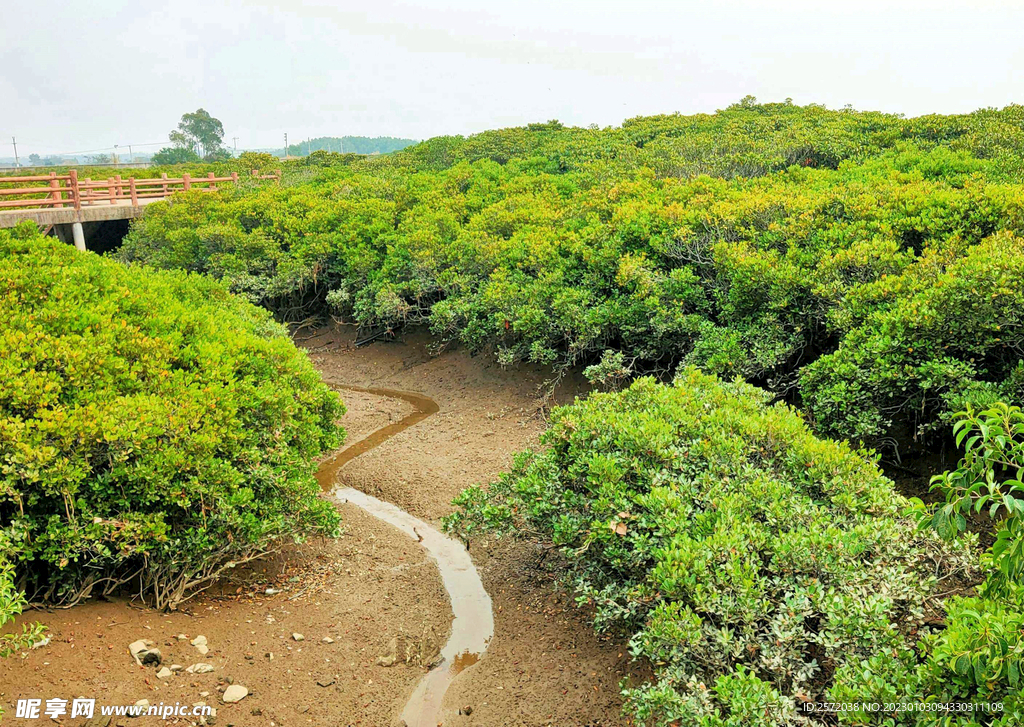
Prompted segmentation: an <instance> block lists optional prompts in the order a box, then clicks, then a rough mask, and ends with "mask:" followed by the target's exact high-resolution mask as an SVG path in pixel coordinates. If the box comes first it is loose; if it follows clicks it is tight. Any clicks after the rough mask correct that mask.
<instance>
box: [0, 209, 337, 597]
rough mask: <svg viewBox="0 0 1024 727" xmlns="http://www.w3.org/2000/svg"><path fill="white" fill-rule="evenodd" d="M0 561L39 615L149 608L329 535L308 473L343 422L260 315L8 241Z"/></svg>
mask: <svg viewBox="0 0 1024 727" xmlns="http://www.w3.org/2000/svg"><path fill="white" fill-rule="evenodd" d="M0 381H2V382H3V384H2V385H0V551H2V552H0V558H2V557H7V558H10V559H12V560H13V561H14V562H15V563H16V565H17V568H18V573H19V577H20V579H21V580H20V583H23V584H24V587H25V588H26V590H27V592H28V593H29V594H30V595H31V596H32V597H33V598H39V599H45V600H48V601H52V602H65V603H66V602H73V601H75V600H77V599H78V598H80V597H82V596H84V595H85V594H88V593H89V592H90V591H93V592H109V591H110V590H112V589H113V588H114V587H116V586H117V584H119V583H122V582H127V581H131V582H132V583H133V588H136V589H137V590H136V592H141V593H143V594H144V595H146V596H147V597H151V598H152V599H153V601H154V602H155V603H156V604H157V605H161V606H163V605H173V604H174V603H175V602H176V601H177V600H178V599H180V598H181V597H182V595H183V594H184V592H185V591H186V589H188V588H189V587H190V586H192V585H194V584H196V583H201V582H203V581H204V580H206V579H209V578H211V577H213V576H215V575H216V574H218V573H219V572H221V571H222V569H223V568H225V567H231V564H233V563H237V562H238V561H241V560H244V559H246V558H249V557H252V556H254V555H256V554H259V553H261V552H264V551H265V550H267V549H268V548H272V547H274V544H275V543H276V542H277V541H279V540H280V539H281V538H282V537H284V536H288V535H292V534H295V535H299V536H302V535H308V534H314V533H332V532H334V531H335V530H336V529H337V525H338V516H337V512H336V510H335V509H334V508H333V507H332V506H331V505H330V504H329V503H328V502H326V501H325V500H322V499H321V498H319V497H318V493H319V489H318V487H317V484H316V481H315V479H314V477H313V469H314V460H315V458H316V457H317V456H318V455H319V454H320V453H321V452H323V451H324V450H325V449H328V448H331V447H334V446H336V445H337V444H338V443H339V441H340V437H341V435H342V432H341V430H340V429H339V428H338V427H337V425H336V420H337V418H338V417H339V416H340V415H341V414H342V413H343V411H344V409H343V407H342V405H341V403H340V401H339V399H338V397H337V395H336V394H334V393H333V392H332V391H330V390H329V389H328V388H327V387H326V386H325V385H324V384H323V383H322V382H321V380H320V377H319V375H318V374H317V373H316V371H315V370H314V369H313V367H312V365H311V363H310V362H309V360H308V358H307V357H306V356H305V355H304V354H303V353H301V352H299V351H298V350H297V349H296V348H295V346H294V345H293V344H292V342H291V340H290V339H289V337H288V335H287V332H286V331H285V330H284V329H283V328H282V327H281V326H279V325H278V324H277V323H275V322H274V321H273V320H272V319H271V318H270V316H269V314H268V313H267V312H266V311H264V310H261V309H259V308H256V307H254V306H252V305H251V304H249V303H247V302H245V301H244V300H242V299H240V298H237V297H235V296H233V295H231V294H230V293H228V291H227V290H226V289H225V288H224V287H223V286H222V285H221V284H220V283H218V282H216V281H213V280H212V279H210V278H205V277H201V276H194V275H188V274H185V273H182V272H156V271H144V270H139V269H132V270H130V269H127V268H126V267H124V266H122V265H119V264H118V263H115V262H113V261H110V260H104V259H102V258H99V257H97V256H95V255H91V254H81V253H78V252H76V251H75V250H74V249H73V248H71V247H69V246H65V245H62V244H60V243H59V242H57V241H56V240H54V239H53V238H43V237H42V236H41V235H39V233H38V232H37V231H35V229H34V227H33V226H32V225H31V224H27V226H23V227H20V228H15V230H14V231H13V232H11V231H6V230H4V231H0Z"/></svg>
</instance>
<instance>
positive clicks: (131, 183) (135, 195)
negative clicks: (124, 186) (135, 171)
mask: <svg viewBox="0 0 1024 727" xmlns="http://www.w3.org/2000/svg"><path fill="white" fill-rule="evenodd" d="M128 191H129V193H130V194H131V196H132V207H138V206H139V192H138V190H137V189H135V177H128Z"/></svg>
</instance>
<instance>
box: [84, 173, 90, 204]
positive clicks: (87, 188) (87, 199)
mask: <svg viewBox="0 0 1024 727" xmlns="http://www.w3.org/2000/svg"><path fill="white" fill-rule="evenodd" d="M82 181H84V182H85V200H84V201H85V203H86V204H92V188H91V187H90V186H89V185H91V184H92V177H86V178H85V179H84V180H82Z"/></svg>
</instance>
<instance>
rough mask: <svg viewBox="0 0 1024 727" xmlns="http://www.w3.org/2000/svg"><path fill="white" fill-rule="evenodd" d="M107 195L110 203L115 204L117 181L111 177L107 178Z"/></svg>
mask: <svg viewBox="0 0 1024 727" xmlns="http://www.w3.org/2000/svg"><path fill="white" fill-rule="evenodd" d="M107 197H109V198H110V204H117V182H116V181H114V178H113V177H109V178H108V179H107Z"/></svg>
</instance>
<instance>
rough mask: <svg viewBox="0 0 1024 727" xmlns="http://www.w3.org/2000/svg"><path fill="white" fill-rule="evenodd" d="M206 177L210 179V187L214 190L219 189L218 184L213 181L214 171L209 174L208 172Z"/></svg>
mask: <svg viewBox="0 0 1024 727" xmlns="http://www.w3.org/2000/svg"><path fill="white" fill-rule="evenodd" d="M206 178H207V179H209V180H210V189H212V190H213V191H216V190H217V185H216V184H215V183H214V181H213V180H214V176H213V172H210V173H209V174H207V175H206Z"/></svg>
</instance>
